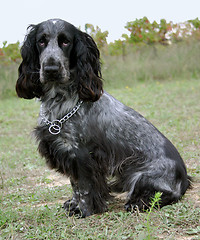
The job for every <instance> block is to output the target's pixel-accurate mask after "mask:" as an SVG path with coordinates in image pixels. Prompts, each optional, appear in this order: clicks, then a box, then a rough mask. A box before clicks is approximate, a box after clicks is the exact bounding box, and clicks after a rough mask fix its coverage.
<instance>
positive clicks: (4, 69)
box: [0, 17, 200, 98]
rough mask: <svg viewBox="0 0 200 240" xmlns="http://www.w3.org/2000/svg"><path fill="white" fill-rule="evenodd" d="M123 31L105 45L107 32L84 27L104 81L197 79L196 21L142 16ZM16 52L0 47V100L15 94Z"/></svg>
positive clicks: (199, 44) (199, 27)
mask: <svg viewBox="0 0 200 240" xmlns="http://www.w3.org/2000/svg"><path fill="white" fill-rule="evenodd" d="M125 28H126V29H128V30H129V32H130V35H129V36H128V35H127V34H123V35H122V37H123V39H119V40H116V41H114V42H111V43H109V44H108V43H107V40H106V39H107V36H108V31H104V32H103V31H101V29H100V28H99V27H98V26H96V27H94V26H93V25H92V24H86V25H85V31H86V32H87V33H88V34H90V35H91V36H92V37H93V38H94V40H95V42H96V43H97V45H98V48H99V49H100V51H101V57H102V59H101V60H102V62H103V63H104V64H103V76H104V78H105V79H106V81H109V80H110V79H115V76H117V75H120V76H121V79H123V81H125V82H133V81H146V80H166V79H175V78H176V79H177V78H199V77H200V67H199V62H200V20H199V19H198V18H196V19H194V20H189V21H187V22H185V23H180V24H173V23H172V22H169V23H168V22H167V21H166V20H165V19H161V20H160V23H157V22H156V21H153V22H152V23H151V22H150V21H149V20H148V19H147V17H144V18H142V19H136V20H135V21H132V22H128V23H127V24H126V26H125ZM170 42H171V43H172V44H169V43H170ZM19 49H20V43H19V42H17V43H15V44H8V43H7V42H4V43H3V47H2V48H0V79H1V84H0V98H2V96H3V97H4V96H6V97H7V96H10V95H14V94H15V89H14V88H15V87H14V86H15V82H16V78H17V68H18V66H19V63H20V61H21V56H20V51H19ZM119 63H120V65H119ZM111 64H112V66H111ZM110 66H111V68H110ZM113 66H115V67H116V69H113ZM113 77H114V78H113Z"/></svg>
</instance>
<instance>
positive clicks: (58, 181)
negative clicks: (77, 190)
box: [48, 171, 70, 187]
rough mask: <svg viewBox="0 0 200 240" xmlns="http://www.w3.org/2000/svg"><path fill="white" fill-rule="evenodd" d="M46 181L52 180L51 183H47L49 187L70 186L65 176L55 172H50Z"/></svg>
mask: <svg viewBox="0 0 200 240" xmlns="http://www.w3.org/2000/svg"><path fill="white" fill-rule="evenodd" d="M48 179H50V180H52V182H51V183H48V186H49V187H54V186H63V185H66V184H67V185H70V180H69V178H67V177H66V176H64V175H62V174H59V173H57V172H53V171H52V172H51V174H50V175H49V176H48Z"/></svg>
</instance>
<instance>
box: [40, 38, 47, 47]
mask: <svg viewBox="0 0 200 240" xmlns="http://www.w3.org/2000/svg"><path fill="white" fill-rule="evenodd" d="M38 44H39V45H40V46H41V47H44V46H45V45H46V39H45V36H43V37H42V38H41V39H40V40H39V41H38Z"/></svg>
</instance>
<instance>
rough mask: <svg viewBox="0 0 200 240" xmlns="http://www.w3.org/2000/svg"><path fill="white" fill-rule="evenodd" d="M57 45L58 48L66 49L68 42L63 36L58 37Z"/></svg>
mask: <svg viewBox="0 0 200 240" xmlns="http://www.w3.org/2000/svg"><path fill="white" fill-rule="evenodd" d="M58 44H59V46H60V47H66V46H67V45H68V44H69V40H68V39H67V38H66V37H65V36H63V35H60V36H59V37H58Z"/></svg>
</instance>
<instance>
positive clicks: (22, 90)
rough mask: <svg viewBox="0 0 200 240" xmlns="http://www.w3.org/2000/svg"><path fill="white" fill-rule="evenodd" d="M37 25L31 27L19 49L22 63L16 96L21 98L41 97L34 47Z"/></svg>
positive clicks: (36, 56) (37, 57)
mask: <svg viewBox="0 0 200 240" xmlns="http://www.w3.org/2000/svg"><path fill="white" fill-rule="evenodd" d="M37 27H38V25H36V26H34V25H31V26H30V27H29V28H30V32H29V34H28V35H27V36H26V39H25V41H24V44H23V46H22V48H21V56H22V63H21V64H20V66H19V69H18V73H19V78H18V80H17V83H16V92H17V95H18V96H19V97H21V98H26V99H32V98H34V97H38V98H39V97H40V96H41V95H42V87H41V83H40V74H39V70H40V63H39V53H38V50H37V46H36V32H37Z"/></svg>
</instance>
